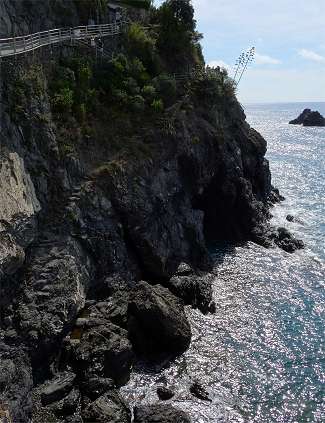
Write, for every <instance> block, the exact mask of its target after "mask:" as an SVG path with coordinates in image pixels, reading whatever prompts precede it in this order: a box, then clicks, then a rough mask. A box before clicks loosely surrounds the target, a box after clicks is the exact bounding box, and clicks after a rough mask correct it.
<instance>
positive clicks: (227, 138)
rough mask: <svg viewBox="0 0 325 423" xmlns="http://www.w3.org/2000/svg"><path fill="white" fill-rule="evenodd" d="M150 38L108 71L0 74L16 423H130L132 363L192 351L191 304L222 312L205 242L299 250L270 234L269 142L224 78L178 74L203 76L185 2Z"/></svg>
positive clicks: (165, 13)
mask: <svg viewBox="0 0 325 423" xmlns="http://www.w3.org/2000/svg"><path fill="white" fill-rule="evenodd" d="M5 3H6V5H7V9H6V10H7V11H9V12H10V13H13V14H15V13H18V11H19V10H20V8H21V7H22V6H23V3H21V2H20V1H15V0H6V1H5ZM34 3H37V2H34ZM39 3H40V9H39V11H40V13H43V12H44V7H45V6H44V4H45V3H44V2H42V1H39ZM90 3H91V2H90ZM57 4H58V3H57ZM67 4H70V6H71V8H70V17H71V25H70V26H78V25H79V24H84V22H78V21H77V20H78V16H79V15H78V13H77V11H76V9H75V7H76V6H75V2H73V1H71V2H65V7H67V6H66V5H67ZM2 7H3V6H2ZM175 7H181V9H182V8H186V11H187V12H190V14H188V13H184V14H183V15H182V16H184V18H182V19H183V21H181V22H179V20H178V19H176V17H175V16H179V13H177V12H179V11H177V10H174V9H175ZM182 10H183V9H182ZM32 12H33V10H31V15H30V18H31V19H30V20H29V21H30V22H32V20H33V15H32ZM44 13H45V12H44ZM60 13H61V12H60V10H59V11H58V10H50V9H49V10H47V11H46V20H45V19H44V21H45V22H47V21H49V22H58V21H60V16H61V15H60ZM189 16H190V17H189ZM13 17H14V15H13V16H11V18H10V19H9V18H8V20H9V21H11V20H12V19H13ZM65 19H67V15H65ZM76 21H77V22H76ZM26 22H27V21H26ZM74 24H76V25H74ZM144 24H145V25H151V27H152V29H151V30H147V31H144V30H143V29H142V28H141V26H140V25H138V24H137V23H133V24H130V26H129V28H128V30H127V31H126V32H124V33H123V34H120V35H119V36H118V39H116V40H115V41H114V43H113V44H112V45H110V46H109V48H111V49H115V50H114V51H115V53H116V54H115V55H114V59H113V60H110V61H105V60H103V61H101V62H100V63H98V62H97V61H96V60H93V59H92V57H90V55H89V52H88V50H84V49H83V48H82V46H80V48H76V47H75V46H71V45H69V43H68V44H67V45H62V46H59V47H57V48H56V49H55V50H54V51H52V53H51V51H50V49H42V50H39V51H38V52H35V55H34V56H33V55H31V57H24V55H22V56H21V58H16V59H9V60H8V59H2V64H1V139H0V145H1V151H0V239H1V242H0V281H1V285H0V288H1V295H0V307H1V309H0V411H1V413H3V415H8V416H10V419H11V421H12V422H15V423H16V422H19V423H20V422H31V421H33V423H44V422H52V421H53V422H71V423H72V422H83V421H84V422H104V421H105V422H107V421H109V422H130V421H131V410H129V407H128V405H127V404H125V402H124V401H123V400H122V399H121V397H120V395H119V391H118V388H119V386H121V385H123V384H125V383H126V382H127V380H128V377H129V374H130V372H131V367H132V364H133V363H134V361H135V360H136V359H137V358H138V357H139V356H141V357H142V358H144V359H146V360H153V359H154V360H166V358H168V359H172V358H173V357H175V355H177V354H181V353H182V352H183V351H184V350H185V349H186V348H187V347H188V345H189V343H190V340H191V328H190V326H189V323H188V321H187V319H186V315H185V312H184V304H188V305H190V306H193V307H197V308H199V309H200V310H201V311H202V312H204V313H208V312H213V300H212V293H211V275H209V269H210V265H211V263H210V257H209V253H208V248H207V247H208V244H209V242H211V241H215V240H221V239H222V240H231V241H237V240H240V241H244V240H254V241H256V242H260V243H263V244H264V245H266V246H271V245H274V244H276V243H277V244H279V245H281V246H282V247H284V248H287V250H288V251H289V250H290V249H291V250H293V249H294V248H295V247H300V246H301V245H300V244H299V242H298V241H295V240H294V239H293V238H292V237H291V236H290V234H287V233H283V231H282V232H281V231H280V232H279V231H278V230H275V229H272V228H270V226H269V223H268V219H269V217H270V212H269V209H270V204H271V202H272V201H277V200H278V199H279V195H278V193H277V192H276V191H275V190H273V189H272V186H271V176H270V172H269V166H268V162H267V160H266V159H265V153H266V141H265V140H264V139H263V138H262V137H261V135H260V134H258V133H257V132H256V131H255V130H254V129H252V128H251V127H250V126H249V125H248V123H247V122H246V121H245V114H244V111H243V109H242V107H241V106H240V104H239V103H238V101H237V100H236V97H235V94H234V87H233V84H232V81H231V79H230V78H228V77H227V76H225V75H224V74H223V75H222V78H220V77H218V74H217V73H215V72H209V71H204V72H201V73H198V74H195V75H194V74H193V75H192V76H191V77H190V78H189V79H188V80H185V81H181V82H176V81H175V80H174V79H173V78H170V76H169V75H170V74H172V73H180V74H183V73H185V72H186V70H187V69H188V68H189V67H190V68H193V67H196V66H198V65H200V66H201V68H204V63H203V62H202V60H203V59H202V55H201V50H200V46H199V42H198V41H199V37H198V34H197V33H196V32H195V22H194V21H193V9H192V7H191V5H190V3H188V2H171V1H167V2H166V3H165V5H164V6H162V7H161V8H160V9H159V10H152V11H151V12H150V14H147V16H146V22H144ZM26 25H28V24H27V23H26ZM35 26H36V24H35V22H34V24H32V27H33V28H32V30H31V31H28V32H25V33H29V32H35V29H36V32H37V30H42V29H44V28H41V27H39V28H35ZM22 27H24V25H23V24H22ZM45 29H46V28H45ZM47 29H48V30H49V29H50V26H49V27H48V28H47ZM171 29H172V30H171ZM189 34H190V35H189ZM8 35H10V34H8ZM173 37H177V39H176V40H175V39H174V38H173ZM104 43H106V41H105V40H104ZM106 46H107V44H106ZM158 409H159V413H161V414H159V415H161V416H162V417H161V419H162V420H161V421H169V420H168V418H167V417H166V416H169V417H170V416H172V417H173V419H175V418H176V417H175V416H177V415H179V416H180V418H182V419H183V420H184V421H188V419H187V417H186V415H185V414H184V413H181V412H178V411H177V410H171V409H168V407H167V409H166V407H165V408H161V407H160V408H159V407H158ZM146 412H148V413H149V414H150V415H151V416H152V415H154V414H155V412H156V411H155V409H154V408H153V409H150V410H149V411H148V410H147V411H142V412H141V410H140V411H138V412H137V415H138V416H142V417H136V419H138V421H145V420H141V419H144V417H143V415H144V414H145V413H146ZM157 412H158V411H157ZM4 413H6V414H4ZM177 413H180V414H177ZM1 416H2V415H1ZM164 416H165V417H164ZM0 419H1V417H0ZM164 419H165V420H164ZM9 421H10V420H9ZM135 421H137V420H135Z"/></svg>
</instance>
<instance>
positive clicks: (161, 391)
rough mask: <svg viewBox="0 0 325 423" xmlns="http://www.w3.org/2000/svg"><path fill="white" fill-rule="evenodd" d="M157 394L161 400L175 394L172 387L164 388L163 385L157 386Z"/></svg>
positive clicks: (165, 399)
mask: <svg viewBox="0 0 325 423" xmlns="http://www.w3.org/2000/svg"><path fill="white" fill-rule="evenodd" d="M157 395H158V397H159V399H161V400H162V401H167V400H169V399H171V398H173V396H174V395H175V392H174V391H173V390H172V389H169V388H166V387H165V386H159V387H158V388H157Z"/></svg>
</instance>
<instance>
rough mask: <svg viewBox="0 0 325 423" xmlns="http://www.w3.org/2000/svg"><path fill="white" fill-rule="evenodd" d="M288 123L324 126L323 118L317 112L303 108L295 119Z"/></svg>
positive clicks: (324, 119) (324, 120)
mask: <svg viewBox="0 0 325 423" xmlns="http://www.w3.org/2000/svg"><path fill="white" fill-rule="evenodd" d="M289 124H290V125H303V126H325V118H324V117H323V116H322V115H321V114H320V113H319V112H313V111H312V110H311V109H305V110H304V111H303V112H302V113H301V114H300V115H299V116H298V117H297V119H294V120H291V121H290V122H289Z"/></svg>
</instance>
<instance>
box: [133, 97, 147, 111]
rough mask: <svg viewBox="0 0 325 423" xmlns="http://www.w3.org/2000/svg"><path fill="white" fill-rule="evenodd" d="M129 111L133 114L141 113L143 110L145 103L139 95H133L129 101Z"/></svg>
mask: <svg viewBox="0 0 325 423" xmlns="http://www.w3.org/2000/svg"><path fill="white" fill-rule="evenodd" d="M130 106H131V110H132V111H134V112H143V111H144V109H145V101H144V98H143V97H142V96H141V95H135V96H134V97H131V99H130Z"/></svg>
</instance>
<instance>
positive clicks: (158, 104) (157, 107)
mask: <svg viewBox="0 0 325 423" xmlns="http://www.w3.org/2000/svg"><path fill="white" fill-rule="evenodd" d="M151 107H152V108H153V110H154V111H155V112H156V113H161V112H163V111H164V102H163V101H162V100H161V99H159V100H157V99H156V100H154V101H153V102H152V103H151Z"/></svg>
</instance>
